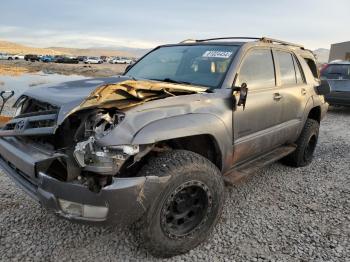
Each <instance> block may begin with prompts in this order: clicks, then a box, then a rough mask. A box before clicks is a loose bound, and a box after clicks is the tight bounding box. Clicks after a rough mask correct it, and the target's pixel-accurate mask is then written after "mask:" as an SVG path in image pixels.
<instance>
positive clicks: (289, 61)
mask: <svg viewBox="0 0 350 262" xmlns="http://www.w3.org/2000/svg"><path fill="white" fill-rule="evenodd" d="M276 54H277V60H278V63H279V67H280V76H281V82H282V86H288V85H295V84H296V83H297V81H296V75H295V70H294V63H293V57H292V54H290V53H287V52H283V51H276ZM299 74H300V71H299Z"/></svg>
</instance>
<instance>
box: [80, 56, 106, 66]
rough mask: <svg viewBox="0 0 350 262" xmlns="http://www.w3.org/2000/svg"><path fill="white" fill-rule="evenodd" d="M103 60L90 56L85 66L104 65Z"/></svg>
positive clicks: (85, 61)
mask: <svg viewBox="0 0 350 262" xmlns="http://www.w3.org/2000/svg"><path fill="white" fill-rule="evenodd" d="M102 63H103V60H102V59H101V58H99V57H94V56H90V57H88V58H86V59H85V60H84V64H102Z"/></svg>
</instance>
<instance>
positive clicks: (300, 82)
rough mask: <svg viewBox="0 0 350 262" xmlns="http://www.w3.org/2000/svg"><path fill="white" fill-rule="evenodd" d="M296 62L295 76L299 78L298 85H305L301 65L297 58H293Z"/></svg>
mask: <svg viewBox="0 0 350 262" xmlns="http://www.w3.org/2000/svg"><path fill="white" fill-rule="evenodd" d="M293 61H294V68H295V76H296V78H297V84H303V83H305V79H304V77H303V74H302V73H301V68H300V64H299V62H298V60H297V58H296V57H295V56H293Z"/></svg>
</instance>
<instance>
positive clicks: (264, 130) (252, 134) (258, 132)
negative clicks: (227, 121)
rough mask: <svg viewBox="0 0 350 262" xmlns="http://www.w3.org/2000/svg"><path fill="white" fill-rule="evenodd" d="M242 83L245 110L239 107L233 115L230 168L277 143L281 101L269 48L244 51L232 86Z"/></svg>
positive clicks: (278, 141)
mask: <svg viewBox="0 0 350 262" xmlns="http://www.w3.org/2000/svg"><path fill="white" fill-rule="evenodd" d="M243 83H246V84H247V87H248V89H249V91H248V97H247V101H246V105H245V109H243V107H241V106H239V107H237V108H236V110H234V112H233V131H234V132H233V133H234V137H233V139H234V164H238V163H241V162H244V161H246V160H249V159H250V158H254V157H255V156H257V155H261V154H263V153H265V152H267V151H269V150H271V149H272V148H274V147H276V146H277V145H279V144H280V143H281V139H280V138H279V134H278V129H279V125H280V124H281V121H282V100H281V94H280V89H279V88H278V87H277V86H276V74H275V67H274V61H273V56H272V52H271V49H270V48H265V49H262V48H261V49H260V48H259V49H252V50H250V51H248V53H247V54H246V55H245V57H244V58H243V61H242V63H241V65H240V69H239V71H238V75H237V78H236V81H235V86H241V85H242V84H243ZM237 96H238V95H237ZM237 99H238V97H237Z"/></svg>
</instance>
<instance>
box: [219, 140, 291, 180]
mask: <svg viewBox="0 0 350 262" xmlns="http://www.w3.org/2000/svg"><path fill="white" fill-rule="evenodd" d="M295 149H296V146H295V145H288V146H282V147H278V148H276V149H275V150H273V151H271V152H269V153H267V154H265V155H263V156H260V157H258V158H255V159H253V160H251V161H248V162H245V163H243V164H240V165H238V166H235V167H233V168H232V169H230V170H229V171H227V172H226V173H225V174H224V181H225V184H227V185H236V184H237V183H238V182H240V181H241V180H242V179H244V178H246V177H248V176H249V175H251V174H253V173H256V172H257V171H258V170H259V169H261V168H262V167H264V166H267V165H269V164H272V163H274V162H276V161H277V160H279V159H281V158H283V157H285V156H287V155H289V154H290V153H292V152H293V151H294V150H295Z"/></svg>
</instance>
